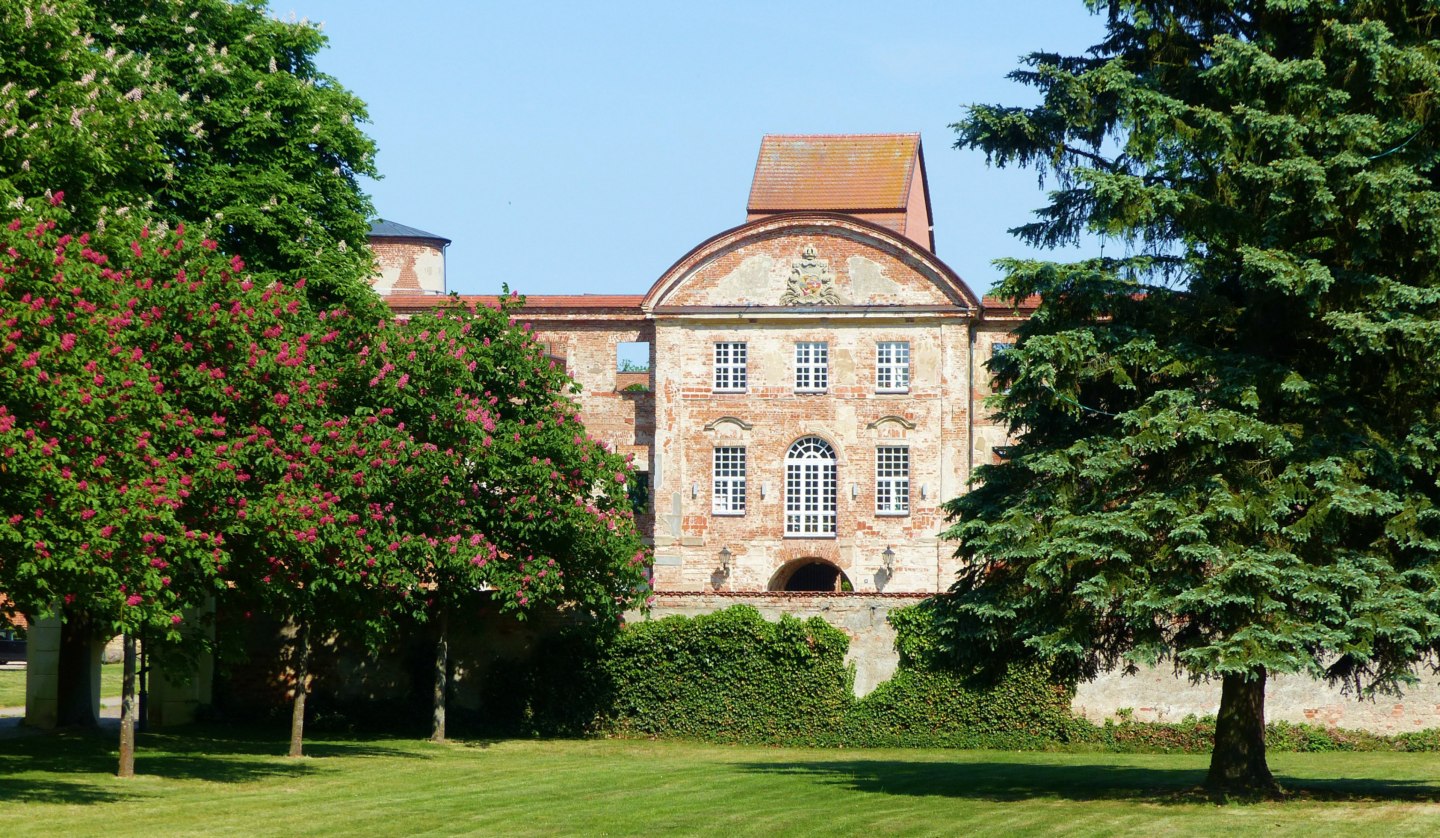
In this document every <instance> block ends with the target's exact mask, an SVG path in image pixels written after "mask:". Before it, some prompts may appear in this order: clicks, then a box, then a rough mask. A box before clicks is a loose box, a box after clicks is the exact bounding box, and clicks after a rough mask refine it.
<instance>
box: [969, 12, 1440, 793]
mask: <svg viewBox="0 0 1440 838" xmlns="http://www.w3.org/2000/svg"><path fill="white" fill-rule="evenodd" d="M1090 5H1091V7H1092V9H1095V10H1096V11H1099V12H1102V13H1104V14H1105V15H1106V20H1107V30H1106V37H1105V39H1104V40H1103V41H1102V42H1101V43H1099V44H1097V45H1096V46H1094V47H1093V48H1092V49H1091V50H1090V51H1089V52H1087V53H1086V54H1085V55H1083V56H1061V55H1055V54H1050V53H1035V54H1032V55H1031V56H1029V57H1028V58H1027V59H1026V60H1025V66H1024V67H1023V68H1022V69H1021V70H1018V71H1016V72H1015V73H1013V74H1012V78H1014V79H1016V80H1018V81H1020V82H1022V83H1024V84H1026V85H1029V86H1031V87H1033V88H1034V89H1035V90H1036V91H1037V92H1038V95H1039V104H1037V105H1035V106H1033V107H1028V108H1017V107H999V106H977V107H973V108H971V110H970V111H969V114H968V116H967V118H966V119H965V120H964V121H963V122H962V123H960V124H959V125H958V126H957V129H958V131H959V142H958V143H957V145H959V146H961V147H969V148H976V149H980V150H982V151H983V152H984V153H985V154H986V156H987V158H988V160H989V161H990V162H991V163H993V164H995V165H1001V166H1004V165H1012V164H1015V165H1025V166H1032V167H1035V168H1037V169H1039V170H1040V171H1041V172H1042V173H1046V174H1049V175H1053V177H1054V182H1055V184H1056V188H1055V190H1054V191H1053V192H1051V193H1050V200H1049V203H1048V205H1046V206H1045V207H1043V208H1042V209H1040V210H1039V211H1038V212H1037V218H1036V220H1035V221H1034V222H1033V223H1030V224H1027V225H1025V226H1022V227H1020V228H1018V229H1017V230H1016V232H1017V233H1018V235H1019V236H1020V237H1021V238H1022V239H1024V240H1025V241H1027V242H1029V243H1031V244H1034V245H1042V246H1053V245H1058V244H1063V243H1066V242H1070V241H1073V240H1075V239H1076V238H1077V237H1079V236H1080V235H1082V234H1092V235H1099V236H1103V237H1105V238H1106V239H1107V240H1108V241H1109V242H1110V243H1111V244H1110V245H1107V249H1109V248H1110V247H1111V246H1116V249H1117V250H1120V251H1121V252H1122V255H1120V256H1114V257H1109V258H1100V259H1087V260H1084V261H1081V262H1077V263H1071V264H1055V263H1047V262H1038V261H1026V260H1004V261H1002V262H1001V265H1002V266H1003V267H1004V269H1005V271H1006V274H1007V276H1006V278H1005V280H1004V282H1003V284H1002V285H1001V287H1000V289H999V292H1000V293H1001V294H1002V295H1004V296H1006V297H1015V298H1018V297H1021V296H1025V295H1029V294H1037V293H1038V294H1041V295H1042V296H1043V303H1042V304H1041V306H1040V309H1039V310H1038V311H1037V312H1036V314H1035V316H1034V317H1033V318H1031V319H1030V320H1029V321H1028V322H1027V323H1026V324H1025V325H1024V326H1022V327H1021V328H1020V330H1019V340H1018V343H1017V345H1016V347H1015V350H1014V351H1012V352H1009V353H1006V354H1004V355H1002V356H1000V357H999V358H998V359H996V360H995V361H993V362H992V370H993V372H994V373H995V374H996V376H997V379H998V384H999V385H1001V386H1002V387H1004V388H1006V389H1005V390H1004V392H1002V393H1001V394H1000V395H998V396H996V397H995V398H994V399H993V401H992V402H991V407H992V409H993V410H995V411H996V413H997V414H998V415H999V417H1001V418H1002V419H1003V420H1004V421H1005V422H1007V423H1009V427H1010V429H1011V432H1012V434H1013V435H1014V437H1015V440H1016V444H1015V445H1014V447H1013V449H1012V450H1011V455H1012V456H1011V457H1010V458H1009V459H1007V460H1005V461H1003V462H1001V463H999V464H997V465H991V466H983V467H981V468H980V469H978V470H977V478H978V480H979V481H980V485H979V486H978V487H977V488H976V489H975V490H974V491H972V492H970V493H969V494H966V495H964V496H962V497H960V498H957V499H955V500H953V501H951V502H950V503H949V504H948V510H949V512H950V514H951V515H952V516H953V526H952V528H951V529H950V531H949V532H948V535H949V536H950V537H952V538H955V539H958V541H959V544H960V548H959V552H960V554H961V555H962V556H963V557H964V558H966V559H968V560H969V562H968V564H967V566H966V568H965V569H964V570H963V571H962V572H961V574H960V577H959V579H958V581H957V583H956V585H955V587H954V589H953V591H952V596H951V597H949V598H948V613H949V618H948V622H947V632H948V639H949V642H950V645H951V646H953V647H954V648H956V649H957V650H958V651H959V653H960V654H961V655H963V656H969V657H974V658H976V659H983V658H988V659H990V660H992V661H1001V660H1006V659H1011V658H1015V657H1020V656H1024V655H1030V654H1038V655H1040V656H1042V657H1048V658H1053V659H1055V660H1056V661H1057V662H1058V663H1059V664H1060V665H1062V666H1065V667H1068V668H1069V669H1070V670H1071V671H1072V672H1073V673H1075V674H1078V675H1080V676H1092V675H1093V674H1094V673H1096V672H1097V671H1098V670H1101V669H1106V668H1112V667H1116V666H1120V667H1129V666H1131V665H1147V664H1155V663H1160V662H1163V661H1169V662H1170V663H1172V664H1173V665H1174V666H1175V668H1176V669H1177V670H1178V671H1180V672H1183V673H1187V674H1188V675H1190V676H1191V677H1192V678H1196V679H1216V680H1219V681H1220V682H1221V705H1220V714H1219V718H1218V721H1217V725H1216V732H1215V748H1214V751H1213V755H1212V759H1211V765H1210V773H1209V776H1208V778H1207V784H1208V785H1209V786H1210V787H1212V788H1214V789H1217V790H1220V791H1225V790H1244V791H1255V790H1260V791H1267V790H1271V789H1273V788H1274V781H1273V779H1272V777H1271V775H1270V772H1269V769H1268V767H1267V765H1266V761H1265V751H1264V739H1263V726H1264V690H1265V683H1266V679H1267V676H1268V675H1269V674H1270V673H1303V674H1306V675H1312V676H1316V677H1326V678H1330V679H1333V680H1338V681H1342V682H1345V683H1348V684H1349V685H1350V686H1352V687H1354V688H1355V689H1358V690H1360V691H1361V692H1362V693H1366V694H1368V693H1371V692H1373V691H1376V690H1391V689H1395V688H1397V687H1401V686H1403V685H1404V684H1405V683H1407V682H1409V681H1410V680H1412V679H1413V678H1414V677H1415V675H1414V667H1415V665H1416V664H1417V662H1420V661H1426V660H1429V661H1434V660H1435V658H1434V656H1435V654H1436V653H1437V651H1440V563H1437V562H1440V512H1437V506H1436V504H1437V501H1440V486H1437V480H1436V476H1437V474H1440V379H1437V377H1436V376H1435V374H1434V368H1435V365H1436V363H1437V361H1440V190H1437V185H1436V177H1437V174H1436V165H1437V161H1440V125H1437V124H1435V121H1434V120H1433V119H1432V116H1433V110H1434V109H1433V101H1434V96H1435V91H1436V90H1437V89H1440V49H1437V47H1436V43H1435V41H1434V40H1433V31H1434V29H1435V27H1436V25H1437V24H1440V17H1437V15H1440V10H1437V9H1436V7H1435V6H1434V5H1433V4H1429V3H1405V2H1399V3H1390V2H1370V1H1369V0H1360V2H1340V0H1285V2H1280V0H1222V1H1221V2H1139V1H1138V0H1110V1H1109V2H1101V0H1093V2H1091V4H1090ZM1117 245H1118V246H1117Z"/></svg>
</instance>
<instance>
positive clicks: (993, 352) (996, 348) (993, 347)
mask: <svg viewBox="0 0 1440 838" xmlns="http://www.w3.org/2000/svg"><path fill="white" fill-rule="evenodd" d="M1014 348H1015V344H1013V343H992V344H990V357H991V358H994V357H995V356H997V355H1004V354H1005V353H1006V352H1009V351H1010V350H1012V349H1014Z"/></svg>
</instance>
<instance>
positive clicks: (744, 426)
mask: <svg viewBox="0 0 1440 838" xmlns="http://www.w3.org/2000/svg"><path fill="white" fill-rule="evenodd" d="M721 425H733V426H735V427H736V428H738V429H740V430H742V431H748V430H750V429H751V428H753V427H755V426H754V425H752V424H750V423H749V422H746V421H745V420H744V419H741V418H739V417H737V416H721V417H720V418H719V419H716V420H714V421H713V422H706V423H705V430H707V431H713V430H715V429H716V428H719V427H720V426H721Z"/></svg>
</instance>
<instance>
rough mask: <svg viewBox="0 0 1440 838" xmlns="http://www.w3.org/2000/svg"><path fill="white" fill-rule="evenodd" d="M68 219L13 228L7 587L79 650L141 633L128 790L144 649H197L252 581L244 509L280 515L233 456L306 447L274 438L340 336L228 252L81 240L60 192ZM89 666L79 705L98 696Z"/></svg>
mask: <svg viewBox="0 0 1440 838" xmlns="http://www.w3.org/2000/svg"><path fill="white" fill-rule="evenodd" d="M51 204H53V206H43V207H36V206H34V205H33V204H32V205H27V206H26V207H25V208H24V209H21V210H18V211H16V212H14V213H13V214H12V216H11V219H10V220H9V221H8V223H0V462H3V471H0V590H4V591H5V593H6V595H7V596H8V597H9V599H10V600H11V601H12V602H13V603H14V604H15V606H16V607H17V608H19V609H20V610H22V611H24V612H26V613H29V614H32V615H42V614H51V613H62V614H63V616H64V621H65V626H66V631H67V633H68V634H70V635H71V636H78V635H80V634H81V633H84V634H88V635H90V636H92V637H96V638H101V637H109V636H113V635H114V634H117V633H119V634H123V635H124V637H125V673H126V674H125V686H124V710H123V718H122V728H121V730H122V733H121V763H120V774H121V775H122V776H124V775H128V774H129V773H131V772H133V767H134V763H133V754H134V751H133V745H134V727H135V701H134V692H135V691H134V686H135V685H134V680H135V679H134V674H135V651H136V645H135V639H136V637H137V636H140V635H143V636H144V637H145V639H146V642H147V644H149V648H151V649H152V650H153V651H154V652H156V653H157V654H158V655H159V656H160V657H161V658H162V661H163V659H164V658H165V657H167V656H172V657H173V655H174V653H175V652H176V651H177V650H184V649H185V648H187V646H188V647H189V648H194V646H195V644H196V643H198V642H200V641H199V638H200V633H199V632H193V631H187V628H188V627H189V625H190V623H191V622H192V618H193V616H194V615H196V614H198V613H201V612H202V611H203V610H204V608H205V606H206V605H207V604H208V603H209V602H210V601H211V599H212V598H213V597H215V596H216V595H218V594H224V593H225V592H227V591H228V590H229V589H230V588H231V587H232V586H233V585H234V584H236V582H237V581H238V580H237V577H236V575H235V573H236V571H237V570H239V569H243V568H240V567H237V566H236V564H235V562H234V561H233V559H234V557H235V555H236V552H235V547H236V546H239V545H237V544H236V543H234V542H232V534H238V535H242V536H243V535H244V534H245V533H244V531H243V530H241V529H237V528H235V526H234V525H235V523H236V522H237V521H240V520H243V519H244V516H243V515H242V514H241V513H242V512H243V511H244V510H245V508H246V506H247V505H251V506H253V507H258V508H259V509H261V510H264V512H263V514H264V515H270V516H272V517H273V518H274V519H275V520H277V521H279V520H281V515H280V513H279V512H278V511H277V512H272V511H271V509H272V507H274V506H279V504H267V503H264V502H257V501H256V499H257V497H258V498H265V497H266V496H267V494H268V491H269V490H268V488H262V486H261V484H260V482H259V481H257V480H254V479H252V478H254V477H257V476H259V473H258V470H257V471H254V472H252V473H244V472H241V471H239V470H237V468H236V466H237V458H236V456H235V449H236V447H237V446H238V445H246V446H247V447H248V443H247V442H246V441H248V440H257V439H265V438H267V436H268V435H274V434H276V433H280V434H282V435H284V434H288V433H289V431H288V429H286V430H283V431H278V432H277V431H273V430H271V428H272V426H274V425H277V424H278V423H279V422H281V421H283V420H284V418H285V417H284V416H283V415H282V414H281V412H280V411H281V410H282V408H281V407H280V406H279V405H278V404H277V402H279V401H283V400H284V399H285V396H286V395H287V394H289V393H294V392H301V391H303V389H304V387H305V386H306V376H307V374H308V372H307V370H306V368H305V367H304V366H303V364H302V365H297V364H295V363H293V360H292V359H294V358H295V357H296V356H297V355H299V356H301V357H303V355H304V352H305V347H306V346H307V345H309V344H311V343H323V342H324V341H325V340H326V336H327V335H326V333H324V332H322V331H321V330H320V329H319V328H315V327H314V325H313V324H312V323H311V320H313V318H309V319H307V318H306V317H304V316H300V312H301V309H300V308H297V307H295V306H293V305H292V304H293V303H294V302H295V301H296V299H297V294H296V293H295V292H294V290H293V289H284V288H280V287H278V286H267V287H264V288H262V287H257V285H256V283H254V282H253V281H252V280H250V279H249V278H248V277H247V276H246V275H245V273H244V265H243V263H242V262H241V260H240V259H238V258H236V257H229V256H225V255H224V254H222V253H221V252H219V250H218V249H217V247H216V245H215V243H214V242H213V241H209V240H206V239H204V238H202V237H200V236H197V235H192V234H190V233H189V232H188V231H186V230H185V229H184V228H183V227H178V226H177V227H176V228H175V229H174V230H159V229H155V230H152V229H148V228H137V229H135V230H134V231H133V235H126V234H124V232H123V231H119V230H116V229H114V228H113V227H112V229H111V231H110V232H109V233H108V234H107V235H106V241H105V242H104V243H103V244H102V243H101V242H99V241H97V240H93V239H92V238H91V237H90V236H89V235H83V234H82V235H74V234H72V233H68V232H65V225H66V213H65V210H64V206H63V197H62V196H61V195H59V194H57V195H55V197H54V198H53V199H52V200H51ZM127 239H128V241H127ZM245 465H246V466H247V467H249V464H248V463H247V464H245ZM266 476H268V475H266ZM285 520H286V521H287V522H288V519H285ZM75 663H76V661H74V660H69V661H68V662H67V661H65V660H62V683H61V695H62V697H64V696H75V695H80V696H85V695H87V694H88V693H89V689H88V685H85V684H79V687H81V688H79V689H77V688H76V686H77V684H76V683H75V681H76V680H78V679H82V678H84V677H88V674H87V670H86V669H85V667H83V666H76V665H74V664H75ZM67 679H69V680H70V683H66V682H67ZM81 701H82V702H83V701H84V699H83V698H82V699H81ZM62 709H64V710H65V711H66V712H65V713H64V714H62V721H68V722H75V721H77V720H78V721H82V722H83V721H85V719H84V718H83V717H84V715H86V714H88V713H89V712H90V710H89V708H88V707H87V706H84V705H83V704H82V705H81V706H79V707H78V708H77V707H69V708H62ZM77 716H78V718H77Z"/></svg>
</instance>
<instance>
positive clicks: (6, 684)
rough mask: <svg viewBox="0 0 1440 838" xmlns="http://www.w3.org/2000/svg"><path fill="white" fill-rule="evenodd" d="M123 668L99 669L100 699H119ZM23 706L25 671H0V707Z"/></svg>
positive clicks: (117, 665)
mask: <svg viewBox="0 0 1440 838" xmlns="http://www.w3.org/2000/svg"><path fill="white" fill-rule="evenodd" d="M124 674H125V668H124V667H122V666H121V665H120V664H118V663H111V664H105V665H104V666H102V667H100V697H101V698H119V697H120V679H121V677H122V676H123V675H124ZM24 706H25V670H23V669H0V707H24Z"/></svg>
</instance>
